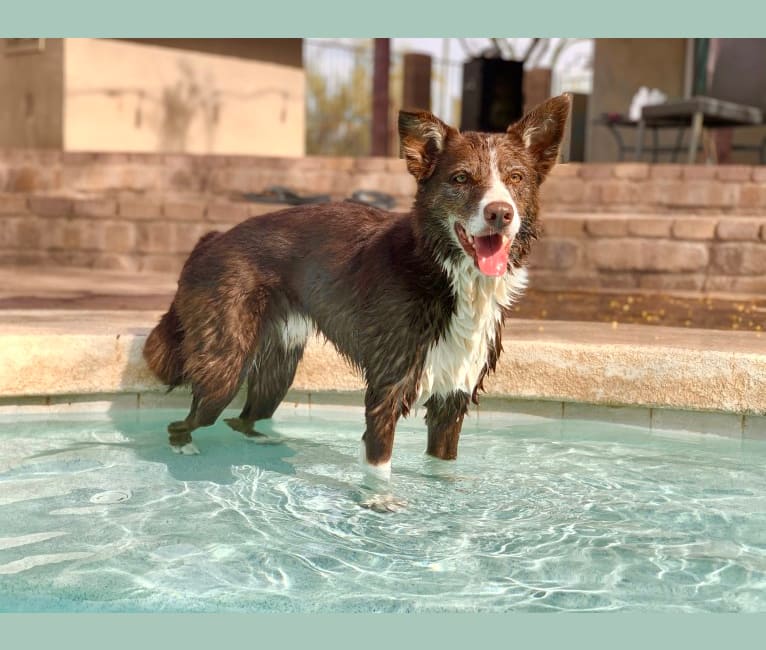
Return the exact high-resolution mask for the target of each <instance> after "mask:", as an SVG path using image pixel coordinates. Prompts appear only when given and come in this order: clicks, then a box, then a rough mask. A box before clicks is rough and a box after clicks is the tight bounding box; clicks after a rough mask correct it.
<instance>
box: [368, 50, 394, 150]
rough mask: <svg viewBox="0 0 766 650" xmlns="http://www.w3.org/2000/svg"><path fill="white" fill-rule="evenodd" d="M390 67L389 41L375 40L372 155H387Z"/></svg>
mask: <svg viewBox="0 0 766 650" xmlns="http://www.w3.org/2000/svg"><path fill="white" fill-rule="evenodd" d="M390 66H391V41H390V39H388V38H376V39H375V56H374V62H373V71H372V151H371V153H372V155H373V156H387V155H388V140H389V137H388V135H389V134H388V131H389V126H388V103H389V99H388V75H389V68H390Z"/></svg>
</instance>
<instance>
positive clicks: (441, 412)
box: [426, 391, 470, 460]
mask: <svg viewBox="0 0 766 650" xmlns="http://www.w3.org/2000/svg"><path fill="white" fill-rule="evenodd" d="M469 398H470V396H469V395H468V393H464V392H462V391H457V392H455V393H450V394H449V395H432V396H431V397H430V398H429V399H428V401H427V402H426V425H427V426H428V447H427V448H426V453H427V454H428V455H429V456H434V457H436V458H440V459H441V460H455V459H456V458H457V444H458V440H459V439H460V429H461V428H462V427H463V418H464V417H465V414H466V412H467V411H468V400H469Z"/></svg>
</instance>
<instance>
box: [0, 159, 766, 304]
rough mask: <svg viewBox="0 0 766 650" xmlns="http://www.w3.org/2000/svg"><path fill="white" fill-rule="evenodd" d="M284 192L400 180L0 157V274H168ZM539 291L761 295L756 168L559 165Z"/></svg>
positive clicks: (344, 171) (406, 189) (389, 167)
mask: <svg viewBox="0 0 766 650" xmlns="http://www.w3.org/2000/svg"><path fill="white" fill-rule="evenodd" d="M271 185H285V186H288V187H290V188H293V189H295V190H296V191H299V192H303V193H317V192H322V193H329V194H330V195H331V196H332V197H333V198H334V199H343V198H345V197H347V196H349V195H350V194H351V193H352V192H353V191H354V190H358V189H374V190H379V191H383V192H388V193H390V194H392V195H393V196H394V197H395V198H396V199H397V204H398V208H399V209H406V207H407V206H408V205H409V204H410V202H411V200H412V196H413V193H414V189H415V184H414V181H413V180H412V179H411V177H410V176H409V175H408V174H407V173H406V170H405V169H404V164H403V162H402V161H400V160H396V159H385V158H364V159H350V158H322V157H310V158H294V159H293V158H262V157H248V156H179V155H172V156H171V155H161V154H157V155H152V154H102V153H95V154H80V153H77V154H72V153H59V152H39V151H0V264H54V265H55V264H60V265H71V266H85V267H96V268H109V269H124V270H131V271H144V270H146V271H170V272H176V271H177V270H178V269H179V268H180V265H181V263H182V262H183V260H184V258H185V256H186V254H187V253H188V251H189V250H190V248H191V247H192V246H193V244H194V242H196V240H197V239H198V237H199V236H200V235H201V234H203V233H204V232H206V231H207V230H211V229H225V228H228V227H230V226H231V225H233V224H235V223H237V222H239V221H241V220H242V219H245V218H247V217H249V216H253V215H258V214H263V213H264V212H269V211H271V210H273V209H279V208H281V207H284V206H281V205H280V206H276V205H268V204H253V203H245V202H242V201H239V200H238V197H237V193H239V192H245V191H251V192H258V191H262V190H264V189H266V188H267V187H269V186H271ZM543 209H544V212H543V221H544V224H545V236H544V238H543V240H542V241H540V242H538V244H537V246H536V248H535V250H534V253H533V258H532V260H531V266H532V286H534V287H537V288H542V289H551V290H552V289H558V288H588V289H596V290H597V289H648V290H656V289H661V290H664V291H694V292H712V291H726V292H734V293H740V294H764V293H766V279H765V278H766V167H749V166H733V165H731V166H685V165H669V164H658V165H649V164H635V163H622V164H597V165H596V164H593V165H591V164H584V165H583V164H569V165H561V166H559V167H557V168H556V169H555V170H554V173H553V175H552V176H551V178H550V179H549V180H548V181H547V182H546V183H545V185H544V186H543Z"/></svg>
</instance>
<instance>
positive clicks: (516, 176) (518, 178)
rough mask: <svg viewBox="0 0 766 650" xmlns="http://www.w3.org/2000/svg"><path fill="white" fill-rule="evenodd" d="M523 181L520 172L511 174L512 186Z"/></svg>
mask: <svg viewBox="0 0 766 650" xmlns="http://www.w3.org/2000/svg"><path fill="white" fill-rule="evenodd" d="M523 180H524V176H522V174H521V172H512V173H511V183H513V184H514V185H515V184H516V183H521V181H523Z"/></svg>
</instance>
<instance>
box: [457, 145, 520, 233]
mask: <svg viewBox="0 0 766 650" xmlns="http://www.w3.org/2000/svg"><path fill="white" fill-rule="evenodd" d="M489 169H490V173H491V177H490V178H491V183H490V186H489V189H488V190H487V193H486V194H485V195H484V196H483V197H482V199H481V201H480V202H479V207H478V208H477V210H476V212H475V213H474V214H473V215H472V216H471V218H470V219H469V220H468V224H467V226H468V227H467V228H466V232H467V233H468V234H469V235H471V236H476V235H478V234H479V233H481V232H484V231H485V230H486V227H487V222H486V220H485V219H484V209H485V208H486V207H487V206H488V205H489V204H490V203H493V202H495V201H502V202H503V203H509V204H510V205H511V206H512V207H513V220H512V221H511V229H510V233H509V236H510V238H511V239H512V240H513V238H514V237H515V236H516V234H517V233H518V232H519V228H521V216H520V215H519V209H518V208H517V207H516V201H514V200H513V197H512V196H511V192H510V191H509V190H508V187H507V186H506V184H505V183H503V179H502V178H500V169H499V167H498V165H497V150H496V149H495V148H494V147H491V148H490V150H489Z"/></svg>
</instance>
